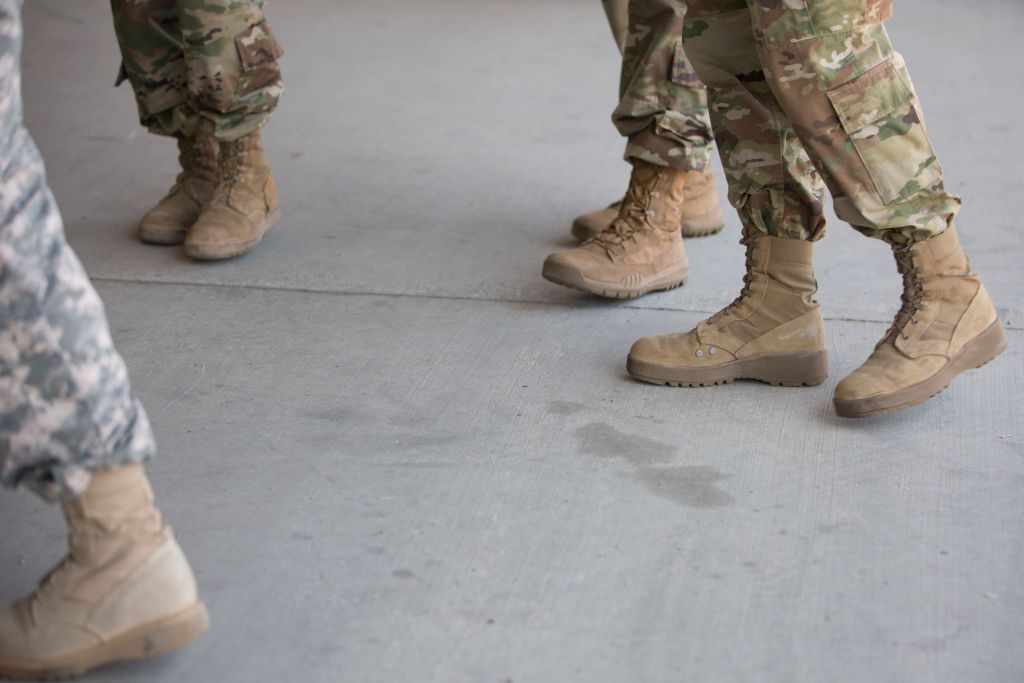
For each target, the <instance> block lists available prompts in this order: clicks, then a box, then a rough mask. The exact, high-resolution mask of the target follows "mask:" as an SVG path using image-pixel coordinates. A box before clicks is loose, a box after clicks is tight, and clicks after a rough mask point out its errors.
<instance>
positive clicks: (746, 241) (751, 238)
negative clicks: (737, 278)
mask: <svg viewBox="0 0 1024 683" xmlns="http://www.w3.org/2000/svg"><path fill="white" fill-rule="evenodd" d="M757 237H758V235H747V236H745V237H743V239H741V240H740V244H742V245H743V246H745V247H746V248H747V260H746V263H745V264H744V270H745V271H746V272H745V273H744V274H743V289H741V290H740V295H739V296H737V297H736V298H735V299H734V300H733V302H732V303H731V304H729V305H728V306H726V307H725V308H723V309H722V310H720V311H719V312H718V313H715V314H714V315H713V316H711V318H710V319H709V320H708V322H709V323H714V322H715V321H716V320H719V319H721V318H723V317H725V316H726V315H728V314H729V313H730V312H732V311H734V310H735V309H736V308H737V307H738V306H739V305H740V304H741V303H743V301H744V299H746V298H747V297H748V296H750V288H751V286H752V285H753V284H754V265H755V263H754V243H755V241H756V240H757Z"/></svg>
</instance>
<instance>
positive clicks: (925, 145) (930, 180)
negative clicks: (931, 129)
mask: <svg viewBox="0 0 1024 683" xmlns="http://www.w3.org/2000/svg"><path fill="white" fill-rule="evenodd" d="M827 95H828V99H829V100H830V101H831V103H832V106H833V108H834V109H835V111H836V114H837V115H838V117H839V121H840V123H841V125H842V127H843V130H844V131H845V132H846V134H847V136H848V137H849V139H850V141H851V143H852V144H853V147H854V148H855V149H856V151H857V154H858V155H859V156H860V158H861V161H863V162H864V167H865V169H866V170H867V173H868V175H869V176H870V177H871V179H872V181H874V183H875V188H876V189H877V191H878V194H879V196H880V197H881V199H882V201H883V203H885V204H891V203H893V202H897V201H900V200H902V199H905V198H907V197H910V196H913V195H914V194H916V193H917V192H919V191H920V190H922V189H925V188H929V187H932V186H934V185H935V184H936V183H938V182H940V181H941V180H942V168H941V167H940V166H939V162H938V159H937V158H936V156H935V152H934V150H933V149H932V145H931V143H930V142H929V140H928V134H927V133H926V131H925V127H924V119H923V118H922V116H921V107H920V104H919V103H918V101H917V96H916V95H915V94H914V89H913V87H912V85H911V82H910V75H909V74H908V73H907V70H906V67H904V66H903V64H902V61H901V62H900V63H899V64H897V63H896V62H895V61H894V59H893V58H890V59H887V60H886V61H884V62H882V63H881V64H879V65H878V66H876V67H875V68H873V69H871V70H870V71H868V72H866V73H864V74H862V75H861V76H859V77H857V78H856V79H854V80H853V81H850V82H849V83H846V84H844V85H841V86H839V87H837V88H833V89H832V90H830V91H828V93H827Z"/></svg>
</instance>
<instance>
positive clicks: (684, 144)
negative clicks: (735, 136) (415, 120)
mask: <svg viewBox="0 0 1024 683" xmlns="http://www.w3.org/2000/svg"><path fill="white" fill-rule="evenodd" d="M684 12H685V6H684V4H683V3H682V2H680V1H679V0H632V1H631V2H630V3H629V16H630V33H629V36H628V39H627V42H626V50H625V54H624V56H623V62H622V84H621V86H622V101H621V103H620V104H619V107H618V108H617V109H616V112H615V115H614V119H615V122H616V125H617V126H618V127H619V130H620V132H622V133H623V135H625V136H626V137H627V138H628V140H629V142H628V143H627V149H626V158H627V160H628V161H630V163H631V164H632V165H633V173H632V174H631V177H630V183H629V188H628V189H627V191H626V196H625V198H624V199H623V201H621V202H618V203H616V204H613V205H612V206H611V207H609V208H608V209H604V210H601V211H598V212H594V213H591V214H587V215H585V216H580V217H579V218H577V219H576V221H575V222H574V223H573V230H572V231H573V234H574V235H575V236H576V237H578V238H580V239H582V240H585V242H584V244H583V245H581V246H580V247H577V248H576V249H573V250H570V251H567V252H561V253H557V254H552V255H551V256H549V257H548V259H547V260H546V261H545V262H544V268H543V270H542V274H543V275H544V277H545V278H546V279H548V280H550V281H552V282H555V283H557V284H562V285H566V286H570V287H574V288H577V289H582V290H584V291H587V292H590V293H593V294H597V295H600V296H607V297H616V298H620V297H635V296H641V295H643V294H646V293H647V292H651V291H658V290H664V289H671V288H673V287H678V286H679V285H681V284H685V283H686V281H687V278H688V277H689V263H688V261H687V258H686V251H685V248H684V247H683V244H682V237H683V236H695V235H707V234H711V233H714V232H717V231H719V230H721V229H722V226H723V225H724V223H725V221H724V218H723V216H722V212H721V207H720V205H719V201H718V192H717V191H716V189H715V186H714V182H713V181H712V180H711V176H710V175H709V174H708V173H707V172H706V166H707V164H708V155H709V150H710V147H711V145H712V134H711V128H710V122H709V120H708V111H707V101H706V98H705V92H704V87H703V86H702V85H701V83H700V81H699V80H698V79H697V78H696V76H695V75H694V74H693V71H692V69H691V68H690V66H689V63H688V61H687V59H686V56H685V55H684V54H683V51H682V48H681V45H680V31H681V27H682V17H683V14H684Z"/></svg>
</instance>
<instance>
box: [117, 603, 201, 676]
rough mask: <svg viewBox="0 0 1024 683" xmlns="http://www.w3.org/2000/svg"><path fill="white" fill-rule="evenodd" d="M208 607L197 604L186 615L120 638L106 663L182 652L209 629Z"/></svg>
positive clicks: (181, 613) (150, 625)
mask: <svg viewBox="0 0 1024 683" xmlns="http://www.w3.org/2000/svg"><path fill="white" fill-rule="evenodd" d="M209 625H210V618H209V615H208V614H207V612H206V606H205V605H204V604H203V603H201V602H197V603H196V604H195V605H193V606H192V607H189V608H188V609H187V610H185V611H184V612H180V613H178V614H176V615H174V616H171V617H168V618H166V619H163V620H161V621H159V622H156V623H154V624H148V625H146V626H143V627H142V628H140V629H138V630H136V631H135V632H134V633H131V634H129V635H127V636H125V637H122V638H120V639H119V641H118V642H116V645H115V646H114V647H113V648H112V651H111V652H109V653H108V655H107V657H106V661H119V660H133V659H134V660H140V659H149V658H150V657H157V656H159V655H162V654H166V653H168V652H173V651H175V650H180V649H181V648H183V647H185V646H186V645H188V644H189V643H191V642H192V641H194V640H195V639H197V638H198V637H199V636H201V635H203V633H205V632H206V629H207V628H209Z"/></svg>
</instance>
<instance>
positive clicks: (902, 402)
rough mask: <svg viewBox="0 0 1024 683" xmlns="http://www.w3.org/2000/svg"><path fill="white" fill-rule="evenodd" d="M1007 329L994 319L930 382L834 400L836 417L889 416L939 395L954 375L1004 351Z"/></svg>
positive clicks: (977, 366)
mask: <svg viewBox="0 0 1024 683" xmlns="http://www.w3.org/2000/svg"><path fill="white" fill-rule="evenodd" d="M1006 344H1007V340H1006V330H1004V329H1003V324H1002V323H1001V322H1000V321H999V319H998V318H997V319H996V321H995V322H994V323H992V324H991V325H989V326H988V327H987V328H985V331H984V332H982V333H981V334H979V335H978V336H977V337H975V338H974V340H973V341H971V342H969V343H968V344H966V345H965V346H964V348H962V349H961V350H960V353H958V354H957V355H956V356H955V357H954V358H953V359H951V360H950V361H949V362H948V363H946V365H945V366H944V367H943V368H942V369H941V370H939V372H937V373H936V374H934V375H933V376H932V377H930V378H929V379H927V380H925V381H923V382H919V383H918V384H915V385H914V386H912V387H907V388H906V389H901V390H900V391H896V392H893V393H891V394H882V395H880V396H871V397H868V398H860V399H850V400H844V399H838V398H835V399H833V403H834V404H835V407H836V414H837V415H839V417H848V418H863V417H874V416H876V415H884V414H885V413H892V412H895V411H897V410H903V409H904V408H910V407H912V406H916V405H919V404H921V403H924V402H925V401H927V400H928V399H930V398H932V397H933V396H937V395H938V394H941V393H942V392H943V391H944V390H945V389H946V388H947V387H948V386H949V385H950V383H951V382H952V381H953V380H954V379H955V378H956V376H957V375H959V374H961V373H964V372H967V371H968V370H974V369H976V368H980V367H981V366H983V365H985V364H986V363H989V362H991V361H993V360H995V359H996V357H998V356H999V354H1001V353H1002V352H1003V351H1005V350H1006Z"/></svg>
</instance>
